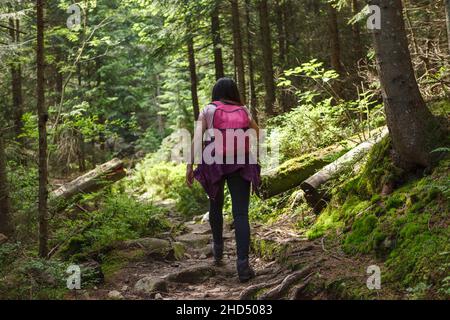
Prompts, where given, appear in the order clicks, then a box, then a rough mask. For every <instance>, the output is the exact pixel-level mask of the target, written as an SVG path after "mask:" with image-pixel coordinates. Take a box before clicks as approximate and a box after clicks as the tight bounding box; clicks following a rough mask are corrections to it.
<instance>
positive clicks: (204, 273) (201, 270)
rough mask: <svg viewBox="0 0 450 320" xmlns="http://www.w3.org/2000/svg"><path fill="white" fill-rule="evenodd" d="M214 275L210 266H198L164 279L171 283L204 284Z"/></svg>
mask: <svg viewBox="0 0 450 320" xmlns="http://www.w3.org/2000/svg"><path fill="white" fill-rule="evenodd" d="M215 273H216V272H215V270H214V269H213V268H212V267H211V266H208V265H203V266H202V265H200V266H195V267H190V268H186V269H184V270H181V271H180V272H176V273H172V274H169V275H167V276H166V277H165V279H167V280H168V281H171V282H178V283H189V284H196V283H202V282H204V281H205V280H207V279H208V278H210V277H212V276H214V275H215Z"/></svg>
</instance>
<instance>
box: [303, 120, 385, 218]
mask: <svg viewBox="0 0 450 320" xmlns="http://www.w3.org/2000/svg"><path fill="white" fill-rule="evenodd" d="M388 134H389V131H388V129H387V128H384V129H383V130H382V131H381V132H379V133H377V134H375V135H373V136H372V138H371V139H369V140H367V141H365V142H363V143H361V144H359V145H358V146H356V147H355V148H353V149H352V150H350V151H349V152H347V153H346V154H344V155H343V156H342V157H340V158H339V159H337V160H336V161H334V162H332V163H330V164H328V165H327V166H325V167H324V168H322V169H321V170H320V171H318V172H316V173H315V174H314V175H312V176H311V177H309V178H308V179H306V180H305V181H303V182H302V184H301V185H300V187H301V189H302V190H303V192H304V194H305V200H306V202H307V203H308V204H309V205H310V206H311V207H312V208H314V210H315V211H316V212H317V211H321V209H322V207H323V205H324V204H322V203H321V202H322V198H323V194H322V193H321V192H320V187H321V186H323V185H324V184H325V183H327V182H328V181H331V180H333V179H335V178H337V177H338V176H339V174H341V173H342V172H343V170H345V168H346V167H348V166H349V165H351V164H353V163H355V162H357V161H359V160H361V159H362V158H363V157H364V156H365V155H366V154H367V153H368V152H369V151H370V150H371V149H372V148H373V147H374V146H375V145H376V144H377V143H378V142H380V141H381V140H382V139H383V138H384V137H386V136H387V135H388Z"/></svg>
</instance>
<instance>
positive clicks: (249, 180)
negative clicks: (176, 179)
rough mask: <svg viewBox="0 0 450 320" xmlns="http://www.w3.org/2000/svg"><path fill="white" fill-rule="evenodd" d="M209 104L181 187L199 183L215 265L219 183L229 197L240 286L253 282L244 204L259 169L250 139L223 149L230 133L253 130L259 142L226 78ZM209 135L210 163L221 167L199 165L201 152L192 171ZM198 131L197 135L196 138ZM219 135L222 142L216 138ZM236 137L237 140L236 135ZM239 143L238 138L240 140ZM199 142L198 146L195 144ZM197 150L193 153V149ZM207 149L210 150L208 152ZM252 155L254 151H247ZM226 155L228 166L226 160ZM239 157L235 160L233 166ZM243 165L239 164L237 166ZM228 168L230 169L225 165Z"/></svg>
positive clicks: (219, 244)
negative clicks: (205, 197)
mask: <svg viewBox="0 0 450 320" xmlns="http://www.w3.org/2000/svg"><path fill="white" fill-rule="evenodd" d="M212 101H213V103H211V104H209V105H207V106H206V107H205V108H204V109H203V110H202V112H201V113H200V116H199V119H198V125H197V128H196V135H195V137H194V142H193V143H192V152H191V160H192V161H191V163H190V164H188V165H187V172H186V181H187V184H188V186H192V184H193V182H194V178H195V179H196V180H198V181H199V182H200V184H201V185H202V186H203V188H204V189H205V191H206V193H207V194H208V197H209V202H210V203H209V222H210V225H211V230H212V235H213V255H214V260H215V263H216V264H218V265H220V264H221V262H222V257H223V249H224V243H223V215H222V213H223V203H224V186H225V182H226V184H227V186H228V190H229V191H230V195H231V200H232V211H233V219H234V227H235V236H236V251H237V261H236V266H237V273H238V276H239V280H240V281H241V282H247V281H249V280H250V279H251V278H253V277H254V276H255V273H254V271H253V269H252V268H251V266H250V264H249V249H250V224H249V219H248V210H249V203H250V193H251V186H253V189H254V190H255V191H256V190H257V188H258V187H259V185H260V183H261V178H260V171H261V170H260V166H259V165H258V164H257V161H255V157H254V156H253V153H251V152H250V146H249V144H250V138H244V139H245V141H244V142H243V143H242V141H241V143H239V142H237V141H236V139H239V138H235V136H232V138H231V139H233V140H234V148H230V147H228V149H227V146H228V145H227V144H226V140H227V137H228V140H230V138H229V137H230V136H231V135H232V134H230V130H231V131H234V132H236V130H240V132H241V133H242V132H247V131H248V130H253V131H252V132H254V133H256V140H258V138H259V127H258V125H257V124H256V122H255V121H254V120H253V119H252V117H251V114H250V112H249V110H248V109H247V108H246V107H245V106H244V105H243V103H242V102H241V98H240V94H239V90H238V88H237V85H236V83H235V82H234V81H233V80H232V79H229V78H222V79H220V80H219V81H218V82H217V83H216V84H215V86H214V88H213V92H212ZM206 130H208V133H210V132H211V131H213V132H214V134H212V136H214V137H212V142H210V143H214V142H216V143H215V144H214V147H213V148H212V149H213V152H212V157H214V159H222V161H220V160H219V161H205V157H204V154H205V152H203V157H202V162H201V164H199V165H198V166H197V168H196V170H195V171H194V170H193V163H194V157H195V152H196V151H197V152H198V151H200V152H202V151H205V150H206V147H207V146H208V145H209V144H208V143H206V144H205V145H203V136H204V133H205V131H206ZM199 131H200V132H199ZM219 134H222V138H223V139H222V142H218V141H221V140H220V139H218V138H217V135H219ZM236 135H237V134H236ZM241 137H242V135H241ZM195 140H202V141H195ZM196 146H197V148H199V147H198V146H200V148H201V150H198V149H197V150H195V149H194V148H196ZM210 149H211V148H210ZM253 150H254V149H253ZM230 154H231V160H232V161H227V160H229V159H230ZM238 155H241V158H240V159H241V160H240V161H237V160H238V157H239V156H238ZM242 160H244V161H242ZM230 162H231V163H230Z"/></svg>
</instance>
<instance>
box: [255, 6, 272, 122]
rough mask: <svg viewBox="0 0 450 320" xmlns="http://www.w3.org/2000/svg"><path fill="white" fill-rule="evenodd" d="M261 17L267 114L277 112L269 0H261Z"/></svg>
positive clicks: (270, 114)
mask: <svg viewBox="0 0 450 320" xmlns="http://www.w3.org/2000/svg"><path fill="white" fill-rule="evenodd" d="M258 5H259V19H260V34H261V48H262V51H263V65H264V86H265V89H266V96H265V109H266V114H267V116H273V115H274V114H275V110H274V104H275V99H276V97H275V81H274V72H273V52H272V38H271V35H270V24H269V12H268V5H267V0H259V3H258Z"/></svg>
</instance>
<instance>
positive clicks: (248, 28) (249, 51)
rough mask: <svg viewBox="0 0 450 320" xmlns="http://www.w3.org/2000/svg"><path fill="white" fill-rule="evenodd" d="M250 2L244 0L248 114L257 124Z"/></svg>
mask: <svg viewBox="0 0 450 320" xmlns="http://www.w3.org/2000/svg"><path fill="white" fill-rule="evenodd" d="M250 12H251V10H250V0H245V27H246V33H247V63H248V73H249V76H250V112H251V114H252V117H253V119H254V120H255V121H256V122H258V98H257V96H256V86H255V68H254V63H253V44H252V33H253V32H252V21H251V16H250Z"/></svg>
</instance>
